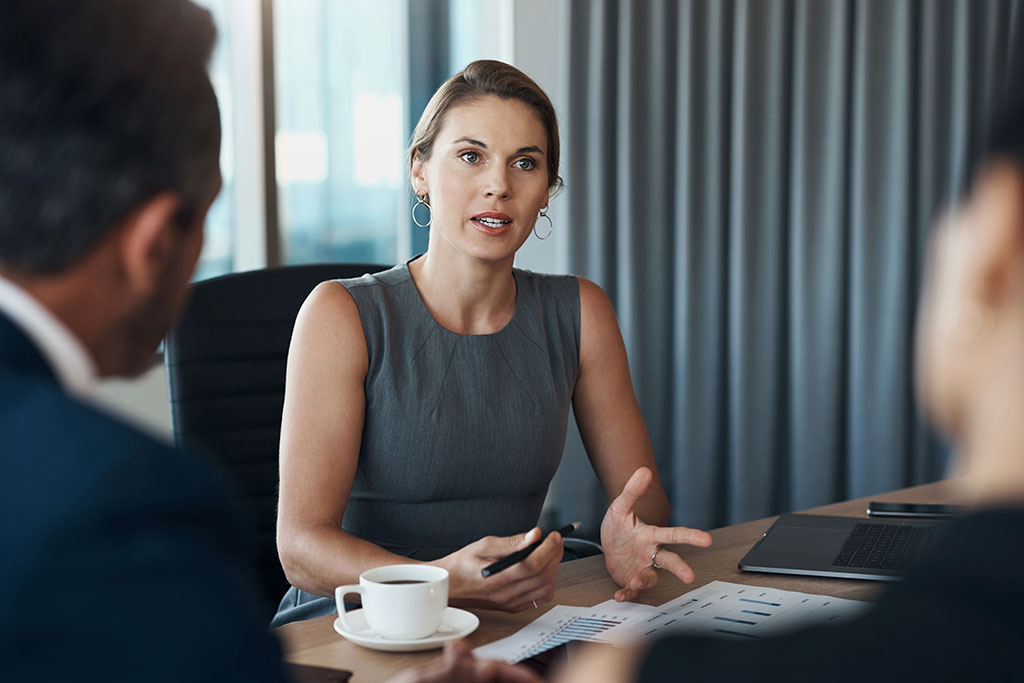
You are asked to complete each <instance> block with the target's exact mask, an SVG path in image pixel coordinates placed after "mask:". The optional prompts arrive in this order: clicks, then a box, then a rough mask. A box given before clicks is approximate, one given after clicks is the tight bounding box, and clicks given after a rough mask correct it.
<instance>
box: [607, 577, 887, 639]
mask: <svg viewBox="0 0 1024 683" xmlns="http://www.w3.org/2000/svg"><path fill="white" fill-rule="evenodd" d="M597 607H599V608H600V607H606V608H608V607H611V605H609V603H602V604H601V605H598V606H597ZM867 608H868V604H867V603H864V602H860V601H857V600H843V599H841V598H834V597H831V596H828V595H813V594H810V593H798V592H795V591H784V590H778V589H773V588H763V587H759V586H746V585H742V584H736V583H728V582H726V581H712V582H711V583H709V584H708V585H706V586H703V587H701V588H698V589H697V590H694V591H690V592H689V593H685V594H684V595H681V596H679V597H678V598H676V599H675V600H671V601H669V602H666V603H665V604H663V605H661V606H660V607H655V608H651V610H652V611H651V613H650V614H648V615H647V616H646V617H641V618H638V619H633V620H630V621H629V622H628V623H625V624H623V625H622V626H620V627H617V628H616V629H614V630H613V631H612V632H611V633H608V634H606V635H605V638H606V639H608V640H615V641H621V640H623V639H624V636H625V635H626V633H627V632H628V634H629V635H630V636H631V637H632V638H633V639H639V638H650V637H652V636H655V635H657V634H659V633H661V632H668V631H671V632H673V633H691V634H695V635H710V636H715V637H719V638H732V639H739V640H744V639H754V638H760V637H762V636H766V635H777V634H779V633H784V632H786V631H792V630H795V629H798V628H801V627H804V626H810V625H823V624H835V623H839V622H841V621H844V620H847V619H849V618H851V617H853V616H856V615H858V614H860V613H861V612H863V611H864V610H865V609H867Z"/></svg>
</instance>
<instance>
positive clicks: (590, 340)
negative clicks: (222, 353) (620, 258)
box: [275, 61, 711, 625]
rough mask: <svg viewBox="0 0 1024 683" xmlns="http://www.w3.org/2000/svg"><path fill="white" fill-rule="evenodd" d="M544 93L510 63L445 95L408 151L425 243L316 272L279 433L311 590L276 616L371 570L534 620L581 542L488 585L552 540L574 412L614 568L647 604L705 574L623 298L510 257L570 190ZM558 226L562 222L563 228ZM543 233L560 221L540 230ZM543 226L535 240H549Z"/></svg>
mask: <svg viewBox="0 0 1024 683" xmlns="http://www.w3.org/2000/svg"><path fill="white" fill-rule="evenodd" d="M558 157H559V143H558V128H557V123H556V120H555V112H554V108H553V107H552V105H551V102H550V101H549V100H548V98H547V96H546V95H545V94H544V93H543V91H541V90H540V88H539V87H537V85H536V84H535V83H534V82H533V81H532V80H530V79H529V78H528V77H527V76H526V75H525V74H523V73H522V72H520V71H518V70H517V69H515V68H513V67H511V66H509V65H507V64H503V63H501V62H494V61H479V62H474V63H472V64H470V65H469V66H468V67H466V69H465V70H464V71H463V72H462V73H459V74H456V75H455V76H454V77H452V78H451V79H450V80H449V81H448V82H446V83H445V84H444V85H443V86H442V87H441V88H440V89H439V90H438V92H437V93H435V95H434V97H433V98H432V99H431V101H430V103H429V104H428V105H427V108H426V110H425V111H424V113H423V116H422V117H421V119H420V121H419V124H418V125H417V127H416V130H415V132H414V134H413V140H412V144H411V146H410V150H409V164H410V171H411V179H412V186H413V190H414V192H415V194H416V196H417V198H418V203H417V205H416V207H414V214H413V215H414V217H415V220H417V222H418V223H421V224H425V225H426V224H428V223H429V226H430V239H429V246H428V248H427V252H426V253H425V254H424V255H422V256H421V257H418V258H415V259H413V260H412V261H410V262H409V263H407V264H401V265H399V266H396V267H395V268H393V269H391V270H389V271H386V272H384V273H380V274H377V275H374V276H364V277H362V278H358V279H354V280H347V281H341V282H326V283H323V284H321V285H319V286H318V287H317V288H316V289H315V290H314V291H313V292H312V293H311V294H310V296H309V298H308V300H307V301H306V303H305V304H304V305H303V307H302V310H301V311H300V313H299V315H298V318H297V320H296V326H295V332H294V335H293V339H292V346H291V350H290V353H289V358H288V379H287V387H286V392H285V407H284V417H283V425H282V435H281V490H280V511H279V517H278V548H279V552H280V556H281V563H282V565H283V567H284V569H285V572H286V574H287V575H288V578H289V581H291V583H292V585H293V588H292V589H290V590H289V592H288V594H287V595H286V596H285V599H284V600H283V601H282V605H281V610H280V611H279V612H278V615H277V617H276V618H275V625H277V624H281V623H287V622H288V621H293V620H296V619H303V618H309V617H312V616H318V615H322V614H327V613H330V612H331V611H333V599H331V598H326V597H321V596H330V595H332V594H333V591H334V588H335V586H338V585H341V584H345V583H352V582H354V581H355V579H356V578H357V577H358V575H359V574H360V573H361V572H362V571H364V570H366V569H368V568H370V567H374V566H378V565H385V564H395V563H400V562H405V561H408V559H407V558H411V559H413V560H415V561H424V562H430V563H432V564H436V565H439V566H442V567H444V568H446V569H448V571H449V572H450V575H451V579H450V596H451V597H450V602H451V604H452V605H457V606H458V605H473V606H479V607H486V608H491V609H502V610H510V611H517V610H523V609H526V608H528V607H537V606H538V605H539V604H540V603H543V602H546V601H548V600H549V599H550V598H551V595H552V593H553V591H554V584H555V579H556V575H557V566H558V562H559V561H560V559H561V556H562V539H561V537H560V536H559V535H558V534H557V533H553V534H550V535H549V536H548V537H547V538H546V539H545V540H544V542H543V543H542V544H541V546H540V547H539V548H538V549H537V550H536V551H534V552H533V553H532V554H531V555H530V556H529V557H528V558H527V559H526V560H524V561H523V562H520V563H518V564H516V565H514V566H513V567H511V568H509V569H507V570H505V571H503V572H500V573H498V574H496V575H493V576H491V577H489V578H486V579H485V578H483V577H482V576H481V573H480V570H481V569H482V568H483V567H485V566H486V565H488V564H490V563H491V562H493V561H494V560H495V559H497V558H499V557H502V556H504V555H507V554H509V553H511V552H513V551H515V550H517V549H519V548H522V547H525V546H526V545H529V544H530V543H532V542H534V541H536V540H538V539H539V538H540V537H541V532H540V529H538V528H536V527H534V528H532V529H531V528H530V527H532V526H533V525H534V524H535V523H536V520H537V518H538V516H539V514H540V509H541V505H542V503H543V500H544V496H545V494H546V492H547V489H548V485H549V484H550V481H551V478H552V476H553V475H554V473H555V470H556V468H557V467H558V462H559V459H560V457H561V453H562V449H563V447H564V444H565V433H566V425H567V420H568V414H569V408H570V403H571V405H572V408H573V409H574V411H575V415H576V419H577V422H578V424H579V427H580V431H581V433H582V435H583V441H584V444H585V445H586V448H587V453H588V455H589V457H590V460H591V462H592V463H593V466H594V469H595V470H596V472H597V474H598V477H599V478H600V480H601V484H602V487H603V488H604V490H605V493H606V495H607V497H608V499H609V500H610V501H612V503H611V506H610V507H609V509H608V512H607V514H606V515H605V517H604V520H603V522H602V525H601V540H602V543H603V546H604V550H605V561H606V564H607V566H608V571H609V572H610V574H611V576H612V577H613V578H614V579H615V580H616V581H617V582H618V583H619V585H620V586H622V588H621V589H620V590H619V591H618V592H617V593H616V594H615V597H616V599H618V600H628V599H630V598H632V597H633V596H635V595H636V594H637V592H638V591H640V590H642V589H643V588H644V587H647V586H651V585H653V584H654V583H655V582H656V581H657V572H656V568H664V569H666V570H668V571H671V572H672V573H673V574H675V575H676V576H678V577H679V578H680V579H682V580H683V581H687V582H689V581H692V580H693V572H692V571H691V570H690V568H689V566H687V564H686V563H685V562H684V561H683V560H682V559H681V558H680V557H679V556H677V555H676V554H674V553H672V552H669V551H667V550H662V549H661V548H660V544H663V543H689V544H693V545H698V546H707V545H709V544H710V543H711V538H710V536H709V535H708V534H706V533H704V532H702V531H697V530H692V529H686V528H682V527H661V526H658V525H662V524H665V523H667V521H668V517H669V506H668V500H667V498H666V496H665V493H664V490H663V489H662V486H661V482H660V479H659V478H658V474H657V468H656V466H655V462H654V456H653V453H652V449H651V444H650V440H649V438H648V436H647V431H646V427H645V426H644V423H643V418H642V417H641V415H640V410H639V408H638V406H637V403H636V398H635V396H634V394H633V389H632V385H631V382H630V377H629V369H628V365H627V361H626V351H625V347H624V344H623V342H622V336H621V334H620V332H619V328H618V324H617V322H616V320H615V315H614V311H613V310H612V306H611V304H610V302H609V300H608V297H607V296H606V295H605V294H604V292H603V291H602V290H601V289H600V288H599V287H598V286H597V285H595V284H593V283H592V282H589V281H587V280H584V279H582V278H576V277H572V276H545V275H537V274H534V273H530V272H527V271H522V270H517V269H515V268H513V260H514V258H515V254H516V252H517V251H518V249H519V248H520V247H521V246H522V245H523V243H524V242H525V241H526V239H527V238H528V237H529V236H530V233H531V232H533V231H534V229H535V227H536V226H535V224H536V223H537V220H538V217H544V218H546V216H545V214H546V211H547V206H548V201H549V199H550V197H551V195H552V194H553V193H554V192H555V191H556V190H557V189H558V187H559V186H560V184H561V179H560V178H559V177H558ZM547 222H548V221H543V223H547ZM541 230H542V229H541ZM544 232H546V231H543V230H542V232H541V234H539V235H538V236H543V233H544Z"/></svg>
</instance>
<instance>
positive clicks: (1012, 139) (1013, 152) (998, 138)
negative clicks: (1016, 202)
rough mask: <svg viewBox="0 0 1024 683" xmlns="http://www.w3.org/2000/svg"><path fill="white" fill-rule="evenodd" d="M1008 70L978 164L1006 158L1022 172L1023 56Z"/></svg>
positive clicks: (1023, 136)
mask: <svg viewBox="0 0 1024 683" xmlns="http://www.w3.org/2000/svg"><path fill="white" fill-rule="evenodd" d="M1010 68H1011V71H1010V72H1009V73H1010V79H1009V80H1008V81H1007V86H1008V87H1007V88H1006V90H1005V91H1004V92H1005V94H1004V97H1003V99H1002V102H1001V103H1000V105H999V106H998V107H997V108H996V114H995V116H994V118H993V119H992V125H991V127H990V128H989V133H988V138H987V140H986V144H985V151H984V153H983V154H982V156H981V159H980V162H981V163H982V164H984V163H985V162H986V161H989V160H991V159H993V158H996V157H1004V158H1009V159H1010V160H1011V161H1013V163H1015V164H1016V165H1017V167H1018V168H1019V169H1020V170H1021V173H1024V53H1022V59H1019V60H1017V63H1016V64H1011V65H1010Z"/></svg>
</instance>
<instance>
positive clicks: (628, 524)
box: [601, 467, 711, 602]
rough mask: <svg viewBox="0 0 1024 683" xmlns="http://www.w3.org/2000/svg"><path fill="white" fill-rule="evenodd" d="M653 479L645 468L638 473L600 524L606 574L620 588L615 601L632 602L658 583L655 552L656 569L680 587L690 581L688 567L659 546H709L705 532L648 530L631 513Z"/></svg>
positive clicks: (694, 530)
mask: <svg viewBox="0 0 1024 683" xmlns="http://www.w3.org/2000/svg"><path fill="white" fill-rule="evenodd" d="M653 476H654V475H652V474H651V471H650V470H649V469H647V468H646V467H641V468H639V469H637V471H636V472H634V473H633V476H631V477H630V478H629V481H627V482H626V485H625V486H624V487H622V493H620V494H619V495H618V497H617V498H616V499H615V500H613V501H612V504H611V505H610V506H608V512H606V513H605V515H604V520H603V521H602V522H601V545H602V546H604V562H605V565H606V566H607V567H608V573H609V574H611V576H612V578H613V579H615V582H616V583H618V584H619V585H620V586H622V588H620V589H619V590H618V591H616V592H615V599H616V600H618V601H620V602H622V601H624V600H632V599H633V598H634V597H635V596H636V594H637V593H639V592H640V591H641V590H643V589H644V588H650V587H651V586H653V585H654V584H656V583H658V572H657V571H656V570H655V568H654V567H653V566H652V562H651V558H652V556H653V555H654V554H655V552H657V562H658V566H660V567H661V568H663V569H667V570H668V571H670V572H672V573H673V574H675V575H676V576H677V577H679V579H680V580H681V581H682V582H683V583H690V582H691V581H693V578H694V575H693V570H692V569H690V565H688V564H686V562H684V561H683V558H681V557H679V556H678V555H676V554H675V553H673V552H671V551H669V550H664V549H661V545H662V544H667V543H686V544H689V545H696V546H700V547H702V548H706V547H707V546H709V545H711V535H710V534H708V533H707V532H706V531H700V530H699V529H688V528H686V527H681V526H670V527H659V526H651V525H650V524H644V523H643V522H641V521H640V520H639V519H637V516H636V514H635V513H634V512H633V510H634V509H635V508H636V503H637V501H638V500H640V497H641V496H643V495H644V492H645V491H647V487H648V486H650V484H651V479H652V477H653Z"/></svg>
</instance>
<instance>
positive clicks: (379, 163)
mask: <svg viewBox="0 0 1024 683" xmlns="http://www.w3.org/2000/svg"><path fill="white" fill-rule="evenodd" d="M195 2H197V3H198V4H200V5H202V6H204V7H206V8H208V9H209V10H210V11H211V12H212V13H213V16H214V20H215V22H216V24H217V29H218V42H217V45H216V48H215V51H214V54H213V58H212V60H211V65H210V78H211V80H212V82H213V85H214V89H215V90H216V92H217V97H218V100H219V102H220V107H221V119H222V126H223V138H222V148H221V170H222V174H223V179H224V188H223V190H222V191H221V194H220V196H219V197H218V198H217V200H216V201H215V202H214V205H213V207H211V210H210V213H209V215H208V218H207V224H206V243H205V245H204V248H203V253H202V255H201V256H200V261H199V266H198V268H197V271H196V276H195V277H196V279H204V278H208V277H213V276H215V275H220V274H223V273H228V272H231V271H233V270H237V269H242V270H244V269H248V268H258V267H262V266H266V265H276V263H278V262H280V263H284V264H293V263H310V262H325V261H339V262H342V261H347V262H375V263H394V262H397V261H398V260H400V259H404V258H408V257H409V256H411V255H412V254H413V253H414V252H416V251H420V250H422V249H423V248H424V246H425V244H426V232H425V231H423V230H422V229H418V228H415V226H413V224H412V222H411V219H410V215H409V212H410V209H411V206H412V201H413V197H412V191H411V189H410V187H409V181H408V171H407V168H406V163H405V147H406V144H407V142H408V140H409V136H410V134H411V131H412V126H413V125H414V124H415V121H416V120H417V119H418V118H419V114H420V110H421V109H422V106H423V105H424V104H425V101H423V102H420V101H418V100H416V101H411V100H413V98H411V97H410V94H409V93H410V80H411V79H412V80H416V79H420V80H422V79H424V78H425V76H424V75H423V74H422V73H420V72H419V71H417V73H416V74H415V75H413V76H410V63H412V64H414V65H416V66H417V67H418V66H419V65H421V64H423V63H430V64H431V65H432V68H431V69H430V70H429V76H427V77H426V78H428V79H429V81H430V82H429V83H419V82H417V90H418V91H420V92H432V91H433V89H434V88H436V87H437V85H439V84H440V82H441V81H442V80H443V79H444V78H446V77H447V76H449V75H450V74H452V73H454V72H455V71H458V70H459V69H460V68H462V67H463V66H465V64H466V63H468V62H470V61H472V60H473V59H477V58H479V57H494V58H499V59H501V58H504V59H509V54H508V53H509V49H508V45H509V42H510V38H509V35H510V30H511V19H510V8H511V3H510V2H508V1H507V0H503V1H501V2H495V1H494V0H195ZM267 6H269V7H271V8H272V12H271V14H272V16H273V25H272V27H271V28H272V31H273V55H274V63H273V74H272V79H273V80H272V85H273V88H274V102H275V104H274V109H273V111H272V112H266V111H265V110H264V98H263V89H264V87H265V86H266V85H269V84H268V83H267V82H266V81H265V79H264V74H263V72H262V70H261V69H262V63H261V57H262V55H264V54H265V52H264V50H265V45H264V42H263V37H262V35H263V27H262V24H261V22H262V20H263V16H264V15H263V9H264V7H267ZM411 12H416V13H417V14H416V17H417V18H416V21H415V22H414V23H415V24H416V26H415V27H414V28H413V27H410V25H409V24H410V23H411V22H410V19H409V16H410V13H411ZM424 16H426V17H428V18H429V19H430V20H429V21H428V22H427V25H426V26H425V25H424V24H423V23H422V18H423V17H424ZM410 30H413V31H415V33H414V34H412V35H410ZM488 51H489V52H488ZM413 53H416V54H413ZM419 53H423V54H419ZM427 53H429V54H427ZM509 61H511V60H509ZM413 110H415V111H413ZM268 114H269V115H268ZM268 125H274V126H275V130H274V134H273V136H272V137H268V136H267V135H266V134H265V131H266V130H267V126H268ZM264 140H272V141H273V142H272V144H273V146H274V150H273V152H274V154H273V158H274V166H275V167H274V168H273V169H267V168H265V165H266V164H265V156H266V155H265V154H264ZM268 174H271V175H272V177H273V180H274V181H275V182H274V183H273V184H271V185H270V186H271V187H276V199H277V202H276V211H277V213H276V215H272V216H271V219H272V220H271V221H270V222H271V224H272V225H276V226H277V228H278V229H277V230H276V233H275V232H271V231H268V227H267V222H268V221H267V218H266V216H265V213H266V207H267V203H266V201H265V192H266V188H267V186H268V184H267V179H266V176H267V175H268ZM271 205H273V203H271ZM268 238H272V239H277V240H278V241H279V244H277V245H268V244H267V240H268ZM268 254H269V255H270V256H269V257H268ZM275 255H276V256H275ZM268 261H270V263H268Z"/></svg>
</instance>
